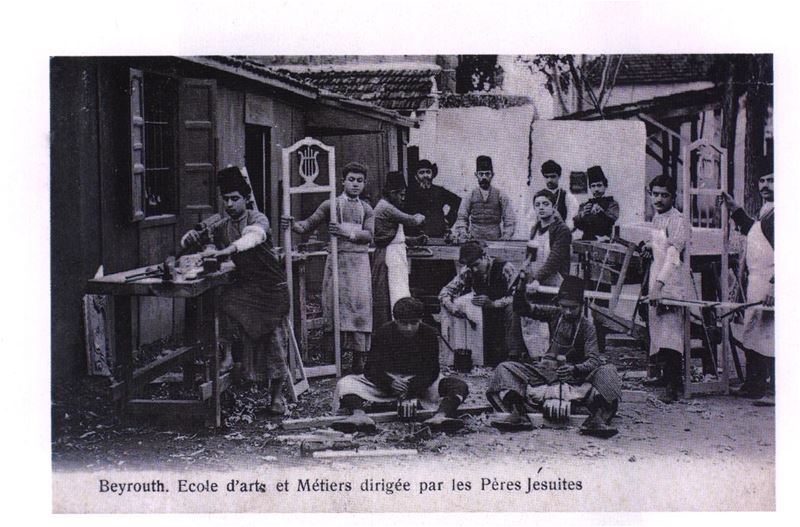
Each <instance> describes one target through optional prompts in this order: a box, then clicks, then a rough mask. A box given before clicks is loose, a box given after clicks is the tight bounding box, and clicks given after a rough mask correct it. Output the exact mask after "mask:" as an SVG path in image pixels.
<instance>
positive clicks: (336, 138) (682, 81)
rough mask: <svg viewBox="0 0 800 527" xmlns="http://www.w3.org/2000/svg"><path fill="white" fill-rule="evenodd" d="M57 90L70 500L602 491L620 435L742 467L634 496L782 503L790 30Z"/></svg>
mask: <svg viewBox="0 0 800 527" xmlns="http://www.w3.org/2000/svg"><path fill="white" fill-rule="evenodd" d="M50 97H51V98H50V103H51V106H50V108H51V110H50V117H51V140H52V143H51V179H50V183H51V186H50V197H51V208H50V212H51V226H52V231H51V240H50V241H51V250H52V253H51V254H52V260H51V265H52V268H51V269H52V275H51V279H52V324H53V332H52V350H51V352H52V354H51V358H52V368H53V385H52V461H53V470H54V471H55V474H56V475H57V476H58V477H57V478H56V481H55V482H54V485H55V488H54V500H55V502H56V504H55V505H54V506H55V508H56V509H63V510H65V511H76V507H79V505H78V504H77V503H74V502H72V501H70V499H69V496H68V494H65V493H64V492H62V491H60V489H59V488H58V481H62V482H63V483H64V484H65V485H69V484H70V483H69V482H70V481H71V480H72V478H71V475H73V474H75V473H79V474H82V475H83V477H84V478H85V477H87V476H88V477H89V478H90V479H91V480H93V481H94V486H96V487H97V488H96V489H95V490H96V492H97V496H98V499H99V500H100V502H101V503H106V504H105V505H103V506H101V507H100V509H99V510H112V511H113V510H125V511H136V510H143V509H145V508H147V507H150V506H153V505H147V504H148V503H150V501H149V500H151V499H153V500H156V501H155V503H158V498H157V497H158V495H159V494H161V493H167V492H171V493H175V494H173V496H175V499H179V498H181V494H183V495H184V496H185V499H186V500H187V501H183V502H179V503H184V504H187V505H186V506H189V507H192V508H193V510H200V511H202V510H208V511H215V510H226V508H232V509H237V508H238V510H242V511H244V510H247V509H246V507H247V505H246V504H247V503H249V502H250V501H252V500H251V499H250V498H251V497H253V496H258V495H259V494H261V495H263V496H264V498H266V500H264V499H261V500H260V503H261V505H258V506H256V509H255V510H259V511H263V507H264V506H265V505H267V504H269V506H270V507H272V510H276V511H312V510H327V511H342V512H344V511H348V512H358V511H363V512H367V511H370V510H375V509H376V508H377V509H379V510H388V511H401V510H403V509H404V508H406V507H409V506H410V507H414V508H415V509H419V510H430V511H435V510H448V507H458V508H463V510H467V511H469V510H496V511H503V510H520V508H522V510H536V509H537V508H539V507H540V505H539V503H540V502H536V501H533V500H532V499H531V496H536V495H542V496H545V495H546V498H545V499H546V500H547V501H548V503H549V507H551V510H562V508H563V507H565V506H568V505H567V504H570V503H575V502H577V503H578V507H579V509H580V510H603V507H602V506H600V505H599V504H598V503H597V502H595V501H590V502H587V503H583V502H582V501H581V499H580V498H579V497H576V496H580V495H581V494H585V493H587V492H589V493H591V492H593V491H592V489H591V488H590V487H595V488H599V489H603V487H602V484H601V483H599V482H598V478H599V477H600V475H601V474H602V473H603V471H604V470H606V467H608V466H609V465H614V466H617V467H623V468H627V467H632V470H633V471H634V472H633V473H634V474H640V473H641V472H642V471H645V472H652V471H660V472H662V473H663V474H664V477H665V478H680V477H682V476H681V474H695V475H701V474H705V475H706V476H708V475H709V474H711V475H713V478H714V479H715V480H716V481H715V482H714V484H715V485H717V487H716V489H708V488H707V487H706V486H707V485H708V484H709V482H710V481H711V480H710V479H709V478H708V477H705V478H697V480H696V481H697V483H696V485H697V487H696V488H695V487H694V485H693V484H692V483H687V484H686V490H687V491H689V490H690V491H691V492H692V493H699V494H695V496H694V498H693V501H690V502H686V501H683V500H685V499H686V495H685V494H683V493H679V494H678V495H670V494H664V493H662V494H661V495H660V496H659V495H657V494H655V495H651V496H649V497H647V498H646V499H642V498H641V497H640V498H639V501H637V500H631V501H629V500H628V499H627V498H626V499H622V500H621V499H620V498H619V497H616V498H615V497H612V498H609V504H610V505H611V506H612V507H614V508H615V509H616V510H647V509H648V508H649V507H651V506H652V507H655V508H656V509H660V510H697V509H699V510H717V509H718V506H717V505H716V504H719V507H720V508H721V509H723V510H728V509H733V510H771V509H774V506H775V501H774V496H775V494H774V476H775V426H774V425H775V412H774V407H775V404H776V396H775V388H776V383H775V342H774V331H775V330H774V304H775V296H776V294H775V272H774V258H773V254H774V245H775V242H774V238H775V220H774V217H775V211H774V206H773V200H774V187H773V185H774V177H775V175H774V170H773V142H774V135H773V124H772V123H773V61H772V56H771V55H769V54H599V55H589V54H564V55H552V54H551V55H546V54H542V55H485V54H482V55H305V56H302V55H291V56H275V55H252V56H251V55H202V56H200V55H198V56H146V57H134V56H115V57H100V56H85V57H52V58H51V60H50ZM495 464H496V465H498V466H503V465H512V466H514V467H515V470H514V471H512V472H503V471H500V470H499V469H493V468H490V467H492V466H493V465H495ZM481 466H484V467H485V469H483V470H481V469H480V468H477V469H476V467H481ZM444 467H448V470H443V468H444ZM564 467H567V468H566V470H564ZM587 467H588V468H587ZM431 469H433V470H431ZM450 469H452V470H450ZM351 470H353V471H354V472H352V474H353V476H352V477H351V476H349V475H347V474H349V473H350V471H351ZM617 470H618V469H617ZM139 471H141V472H144V473H150V472H153V471H155V472H158V473H159V475H158V477H156V478H150V479H147V480H145V479H144V478H142V477H140V476H137V473H139ZM281 471H287V473H289V474H291V476H287V477H286V478H283V479H284V480H285V482H284V485H283V488H281V482H280V481H278V484H277V486H276V484H275V481H274V480H275V477H276V474H279V473H280V472H281ZM360 471H363V474H365V475H366V476H365V477H361V474H362V472H360ZM739 471H746V472H747V473H748V475H749V478H750V480H751V482H750V484H748V485H745V486H740V485H739V484H738V483H737V481H736V478H735V477H734V478H732V479H730V480H728V481H725V480H724V479H722V480H720V479H719V478H720V477H722V478H724V477H725V475H726V474H736V473H738V472H739ZM195 473H203V474H205V475H204V476H203V477H195V476H193V475H192V474H195ZM518 473H519V474H523V473H524V474H526V477H518V475H519V474H518ZM208 474H212V476H208ZM226 474H237V476H236V477H227V476H226ZM373 474H377V475H373ZM380 474H384V476H379V475H380ZM636 477H638V476H636ZM279 479H280V478H279ZM635 484H636V485H638V486H641V487H644V488H648V489H650V487H653V489H652V490H650V491H651V492H653V493H657V492H658V490H657V489H656V487H658V486H659V483H658V481H657V480H655V479H653V478H650V479H644V480H641V481H637V482H636V483H635ZM65 490H66V489H65ZM703 490H704V491H705V493H704V494H703V493H700V492H701V491H703ZM734 490H735V492H734ZM596 492H603V490H596ZM282 493H285V494H286V496H281V494H282ZM540 493H541V494H540ZM224 494H239V495H240V496H241V497H240V498H238V499H240V500H244V501H240V502H239V503H237V504H228V505H227V506H226V505H224V504H221V503H223V502H222V501H220V500H223V498H222V495H224ZM104 495H105V496H104ZM114 495H116V496H119V497H120V499H119V500H115V501H112V502H107V501H105V500H104V498H105V497H106V496H114ZM493 495H496V496H497V498H496V499H495V498H494V497H490V496H493ZM199 496H202V499H203V501H194V499H195V498H197V499H198V500H199V499H200V498H199ZM567 496H569V497H567ZM733 496H736V499H737V501H736V502H732V501H730V500H732V498H733ZM292 497H297V499H296V500H293V499H289V498H292ZM126 498H128V501H124V500H125V499H126ZM415 500H416V501H415ZM715 500H719V501H715ZM137 504H138V505H137ZM162 506H163V505H155V507H156V508H160V507H162ZM571 506H573V507H574V505H571ZM87 507H88V509H89V510H94V507H93V506H92V505H88V506H87ZM118 507H119V509H118ZM179 507H180V506H179ZM309 507H313V508H309Z"/></svg>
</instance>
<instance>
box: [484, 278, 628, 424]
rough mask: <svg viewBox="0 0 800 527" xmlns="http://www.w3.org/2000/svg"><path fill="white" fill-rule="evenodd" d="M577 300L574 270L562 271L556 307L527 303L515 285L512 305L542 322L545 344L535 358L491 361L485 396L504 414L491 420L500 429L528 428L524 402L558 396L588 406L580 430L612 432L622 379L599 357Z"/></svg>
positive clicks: (541, 402) (579, 286) (538, 403)
mask: <svg viewBox="0 0 800 527" xmlns="http://www.w3.org/2000/svg"><path fill="white" fill-rule="evenodd" d="M582 306H583V280H581V279H580V278H578V277H576V276H567V277H566V278H565V279H564V281H563V282H562V283H561V287H560V288H559V291H558V307H556V306H544V305H536V304H531V303H529V302H528V299H527V298H526V291H525V290H524V289H523V288H519V289H518V290H517V292H516V294H515V295H514V311H515V312H516V313H518V314H519V315H520V316H523V317H531V318H534V319H536V320H541V321H544V322H547V323H548V325H549V326H550V347H549V349H548V351H547V353H546V354H545V355H544V356H543V357H542V358H541V359H540V360H539V361H538V362H536V363H535V364H530V365H529V364H522V363H520V362H513V361H509V362H503V363H502V364H500V365H499V366H498V367H497V369H496V370H495V373H494V377H493V378H492V380H491V382H490V383H489V389H488V390H487V391H486V397H487V398H488V399H489V402H490V403H491V405H492V406H493V407H494V408H495V409H496V410H497V411H501V412H509V415H508V416H507V417H505V418H501V419H497V420H495V421H493V422H492V426H494V427H495V428H498V429H500V430H505V431H519V430H531V429H532V428H533V424H532V423H531V422H530V420H529V419H528V417H527V412H526V410H527V406H533V407H547V404H548V401H553V400H554V399H555V400H559V399H560V398H561V397H563V399H565V400H571V401H576V402H580V403H581V404H582V405H584V406H586V407H587V408H588V409H589V410H590V412H591V415H590V416H589V417H588V418H587V419H586V421H584V423H583V425H581V432H582V433H584V434H589V435H595V436H598V437H611V436H613V435H615V434H616V433H617V430H616V429H615V428H613V427H612V426H610V422H611V419H612V418H613V417H614V415H615V414H616V412H617V406H618V404H619V399H620V397H621V396H622V382H621V380H620V378H619V375H618V374H617V370H616V368H614V366H612V365H610V364H606V365H604V364H603V363H602V362H601V359H600V353H599V352H598V350H597V337H596V335H595V329H594V325H593V324H592V323H591V322H590V321H589V320H588V319H586V318H585V317H583V316H581V308H582ZM559 355H563V356H565V357H566V362H565V363H563V364H559V362H558V359H557V358H558V356H559ZM559 384H561V386H560V387H559ZM553 387H555V390H553ZM559 388H560V389H559ZM559 402H560V401H559Z"/></svg>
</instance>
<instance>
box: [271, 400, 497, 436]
mask: <svg viewBox="0 0 800 527" xmlns="http://www.w3.org/2000/svg"><path fill="white" fill-rule="evenodd" d="M491 411H492V407H491V406H489V405H485V406H465V407H463V408H459V409H458V414H459V415H464V414H469V415H477V414H482V413H486V412H491ZM435 413H436V410H420V411H419V412H417V419H418V420H425V419H428V418H430V417H433V415H434V414H435ZM367 415H369V417H370V418H371V419H372V420H373V421H375V422H376V423H390V422H392V421H397V412H379V413H374V414H367ZM345 417H346V416H343V415H326V416H323V417H306V418H303V419H285V420H284V421H283V423H281V428H283V429H284V430H303V429H306V428H322V427H325V426H329V425H331V424H333V423H335V422H336V421H341V420H342V419H344V418H345Z"/></svg>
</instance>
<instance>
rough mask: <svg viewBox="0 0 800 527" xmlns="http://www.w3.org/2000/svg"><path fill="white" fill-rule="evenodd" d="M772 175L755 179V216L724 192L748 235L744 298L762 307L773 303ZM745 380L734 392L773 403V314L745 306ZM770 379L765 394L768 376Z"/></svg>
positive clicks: (757, 402) (765, 403)
mask: <svg viewBox="0 0 800 527" xmlns="http://www.w3.org/2000/svg"><path fill="white" fill-rule="evenodd" d="M773 181H774V175H773V174H772V173H771V172H770V173H769V174H765V175H763V176H761V177H760V178H759V180H758V190H759V193H760V194H761V199H762V200H764V203H763V205H762V206H761V210H760V211H759V213H758V216H757V217H756V218H751V217H749V216H748V215H747V213H746V212H745V211H744V209H743V208H742V206H741V205H739V204H738V203H736V202H735V201H734V200H733V197H732V196H730V195H729V194H727V193H725V194H723V196H722V197H723V199H724V200H725V201H727V203H728V210H729V211H731V218H732V219H733V221H734V223H735V224H736V227H737V228H738V229H739V231H740V232H741V233H742V234H744V235H745V236H747V248H746V249H745V266H746V268H747V301H748V302H758V301H761V302H763V304H764V305H765V306H772V305H774V304H775V204H774V199H775V192H774V190H773ZM742 344H744V353H745V359H746V361H747V379H746V380H745V382H744V384H743V385H742V386H741V387H740V388H739V390H738V391H737V392H736V394H737V395H742V396H745V397H750V398H753V399H755V401H753V404H755V405H756V406H774V405H775V392H774V390H775V313H774V312H770V311H762V310H756V309H748V310H747V311H746V312H745V316H744V332H743V333H742ZM768 378H769V379H771V380H772V386H771V390H770V391H771V393H770V394H768V393H767V392H768V386H767V379H768Z"/></svg>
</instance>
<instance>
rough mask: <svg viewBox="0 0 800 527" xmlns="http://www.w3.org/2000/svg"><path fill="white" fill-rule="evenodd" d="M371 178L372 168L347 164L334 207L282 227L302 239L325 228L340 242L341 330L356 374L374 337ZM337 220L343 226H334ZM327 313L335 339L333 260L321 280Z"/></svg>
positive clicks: (287, 221)
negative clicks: (369, 170)
mask: <svg viewBox="0 0 800 527" xmlns="http://www.w3.org/2000/svg"><path fill="white" fill-rule="evenodd" d="M366 179H367V167H365V166H364V165H362V164H361V163H348V164H346V165H345V166H344V168H343V169H342V186H343V187H344V192H342V193H341V194H340V195H339V196H338V197H337V198H336V199H335V201H334V202H333V203H332V202H331V200H330V199H326V200H325V201H323V202H322V204H321V205H320V206H319V207H318V208H317V210H316V211H314V213H313V214H312V215H311V216H309V217H308V218H307V219H306V220H304V221H298V222H295V221H294V218H292V217H290V216H287V217H283V218H281V227H282V228H284V229H286V228H290V227H291V229H292V231H294V232H296V233H298V234H306V233H309V232H312V231H314V230H316V229H317V228H318V227H319V226H320V225H322V224H323V223H327V224H328V232H329V233H330V234H331V235H333V236H336V237H338V238H339V245H338V253H339V258H338V264H339V324H340V325H339V327H340V331H341V346H342V350H343V351H346V350H350V351H351V352H352V357H353V362H352V369H353V371H361V369H362V367H363V360H364V354H365V353H366V352H367V350H368V349H369V347H370V337H371V335H372V279H371V273H370V265H369V253H368V252H367V251H368V250H369V244H370V242H372V234H373V230H374V221H375V214H374V212H373V210H372V207H371V206H370V204H369V203H367V202H366V201H364V200H363V199H361V198H360V196H361V193H362V192H363V191H364V187H365V186H366ZM332 218H336V219H337V220H338V221H336V222H333V221H332ZM322 291H323V294H322V312H323V314H324V316H325V333H326V334H327V335H328V336H329V337H330V336H331V335H332V334H333V264H332V261H331V255H328V258H327V259H326V261H325V274H324V276H323V279H322Z"/></svg>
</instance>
